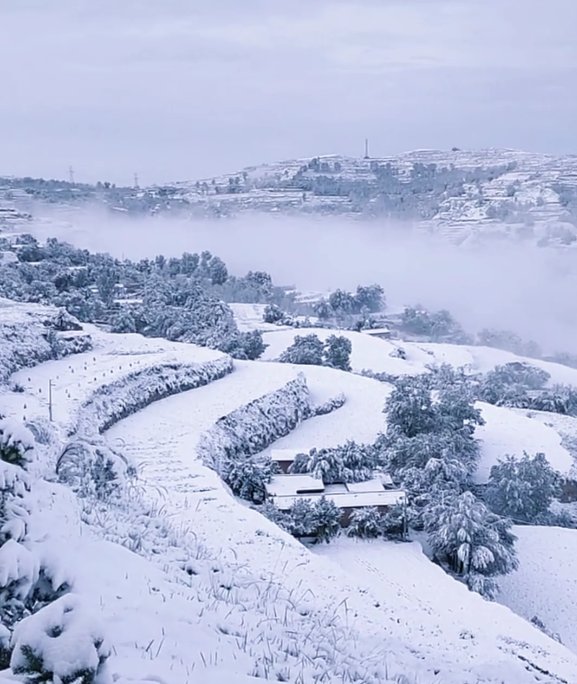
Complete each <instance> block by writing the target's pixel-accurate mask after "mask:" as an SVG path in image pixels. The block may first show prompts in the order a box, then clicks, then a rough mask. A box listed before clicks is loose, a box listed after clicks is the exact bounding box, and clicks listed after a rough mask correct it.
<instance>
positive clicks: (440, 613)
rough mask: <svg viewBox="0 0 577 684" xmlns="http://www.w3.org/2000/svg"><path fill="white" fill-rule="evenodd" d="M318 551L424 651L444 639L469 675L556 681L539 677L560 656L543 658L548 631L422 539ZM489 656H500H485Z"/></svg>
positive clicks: (344, 542) (353, 543)
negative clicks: (450, 567) (496, 599)
mask: <svg viewBox="0 0 577 684" xmlns="http://www.w3.org/2000/svg"><path fill="white" fill-rule="evenodd" d="M314 553H315V554H316V555H320V556H322V557H323V558H327V559H330V560H331V561H332V562H333V563H334V564H335V565H337V566H338V567H340V568H342V569H343V570H344V571H345V572H346V573H347V574H348V575H349V581H350V583H351V584H352V585H354V586H357V587H359V588H360V589H361V590H362V591H363V592H365V595H366V596H367V598H368V599H369V600H371V601H372V602H373V603H374V604H375V605H377V606H378V608H379V610H380V612H381V613H382V615H383V618H382V619H383V623H385V624H386V623H387V622H391V623H394V622H397V623H398V624H399V625H400V626H399V629H400V630H401V631H403V632H404V633H405V634H406V635H407V639H408V640H409V641H410V643H412V644H413V645H414V647H415V648H416V649H417V650H420V649H426V648H427V647H429V646H430V645H431V644H432V643H437V642H441V643H440V644H439V646H438V648H439V649H440V650H442V651H447V652H448V653H450V652H451V650H452V649H453V653H454V654H455V655H457V654H458V655H457V657H458V659H459V663H460V664H461V666H462V667H463V669H464V670H465V671H467V672H469V673H471V674H470V677H471V678H470V679H466V680H465V679H464V680H463V681H467V682H469V681H470V682H474V681H484V680H483V679H482V678H483V677H495V678H496V680H497V681H502V682H515V683H517V682H523V681H548V682H551V681H555V679H554V678H553V677H552V676H551V677H550V678H545V679H544V680H540V678H539V669H538V668H539V667H543V665H545V667H546V668H547V669H550V668H549V666H550V663H551V662H552V661H551V660H549V658H550V656H548V657H546V658H545V660H542V659H541V658H540V657H539V655H538V650H535V646H536V643H538V642H539V641H541V643H544V641H543V637H540V638H537V639H536V638H535V634H534V630H533V629H532V628H531V626H530V625H528V624H527V623H526V622H525V621H524V620H523V619H521V618H519V617H518V616H517V615H515V614H514V613H512V612H511V611H509V610H507V608H505V607H503V606H500V605H498V604H495V603H492V602H488V601H485V600H484V599H482V598H481V597H480V596H479V595H478V594H475V593H473V592H470V591H469V590H468V589H467V588H466V587H465V586H464V585H462V584H460V583H458V582H455V581H454V580H453V579H452V578H451V577H449V576H448V575H447V574H446V573H445V572H444V571H443V570H442V569H441V568H440V567H438V566H436V565H434V564H433V563H431V561H430V560H429V559H428V558H427V557H426V556H425V555H424V554H423V552H422V550H421V547H420V545H419V544H418V542H413V543H411V544H402V543H395V542H383V541H376V542H374V541H359V540H348V539H338V540H337V541H336V542H335V543H334V544H330V545H328V546H319V547H316V548H315V549H314ZM417 615H418V619H415V618H416V616H417ZM538 648H539V647H537V649H538ZM489 654H491V657H492V658H494V660H492V661H491V660H485V659H486V658H487V656H488V655H489ZM513 654H514V657H513V658H511V656H512V655H513ZM524 659H526V660H524ZM527 661H528V662H527ZM480 662H483V665H482V666H479V663H480ZM524 662H525V663H526V664H527V669H526V670H525V665H524V664H523V663H524ZM572 667H573V666H569V668H568V669H567V670H564V673H563V675H562V676H564V677H566V678H567V679H568V681H569V682H573V681H575V677H576V676H577V673H575V672H573V671H572ZM560 673H561V671H558V672H556V673H555V674H560ZM473 676H478V677H479V678H480V679H479V680H476V679H474V678H473ZM441 681H444V680H441Z"/></svg>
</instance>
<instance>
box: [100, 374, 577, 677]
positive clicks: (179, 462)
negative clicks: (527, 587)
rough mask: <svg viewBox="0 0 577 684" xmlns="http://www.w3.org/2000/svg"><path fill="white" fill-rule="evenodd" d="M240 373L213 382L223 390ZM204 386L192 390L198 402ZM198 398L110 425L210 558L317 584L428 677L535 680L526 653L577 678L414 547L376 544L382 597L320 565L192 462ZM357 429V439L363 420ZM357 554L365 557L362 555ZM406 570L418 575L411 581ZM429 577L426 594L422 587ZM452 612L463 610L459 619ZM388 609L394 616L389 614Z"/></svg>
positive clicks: (290, 586)
mask: <svg viewBox="0 0 577 684" xmlns="http://www.w3.org/2000/svg"><path fill="white" fill-rule="evenodd" d="M263 365H264V364H263ZM267 365H268V364H267ZM272 368H278V366H276V365H271V370H272ZM329 372H330V371H329ZM233 377H234V374H232V375H231V376H228V377H227V378H225V379H223V380H221V381H218V382H217V383H214V386H215V387H216V386H217V385H218V384H219V383H223V386H224V383H226V382H229V381H231V380H232V378H233ZM311 384H312V382H311ZM205 389H208V388H201V389H200V390H193V391H191V392H190V393H188V394H189V395H190V399H192V398H193V397H194V396H196V393H197V392H198V393H201V392H203V390H205ZM199 396H200V395H199ZM190 399H189V398H188V397H184V396H183V397H172V398H170V399H167V400H163V401H160V402H157V403H156V404H153V405H151V406H150V407H148V408H146V409H145V410H144V411H142V412H141V413H139V414H136V415H134V416H131V417H130V418H128V419H126V420H124V421H122V422H120V423H118V424H117V425H116V426H115V427H114V428H112V429H111V430H110V431H109V437H110V439H111V440H113V441H115V442H116V443H117V444H118V443H121V444H123V447H124V449H125V450H126V453H128V454H130V455H131V456H132V458H133V460H135V461H136V462H139V463H140V464H141V468H142V470H141V473H142V477H143V480H144V483H145V486H146V487H147V491H148V496H151V497H154V498H155V499H156V500H157V502H158V503H159V504H161V505H162V508H163V511H164V512H165V513H166V514H167V515H168V516H169V518H170V520H171V521H173V523H174V524H176V525H177V526H178V527H179V528H180V529H182V530H191V531H194V535H195V537H196V538H197V539H198V540H200V541H201V542H202V543H203V545H205V546H206V547H207V548H208V549H209V550H210V553H211V554H214V555H217V556H220V557H221V558H223V559H230V560H234V561H235V562H237V563H239V564H240V565H242V566H243V567H246V568H248V569H250V570H251V571H252V572H253V573H254V574H256V575H260V576H268V577H271V578H275V580H278V581H282V582H283V585H284V587H285V588H286V590H287V591H291V592H293V591H298V588H299V587H300V588H302V587H310V589H311V590H312V591H311V594H310V596H309V598H308V599H307V601H309V602H310V605H311V606H315V607H316V608H317V609H318V608H320V607H321V606H323V607H325V608H326V606H329V605H332V606H343V605H345V606H346V614H347V619H348V620H349V624H351V625H354V628H355V630H357V631H358V632H359V634H360V635H361V642H360V643H361V644H364V645H369V644H374V643H375V640H376V639H378V640H379V641H380V643H381V646H382V647H383V648H384V649H385V650H388V649H389V648H391V647H390V645H389V644H390V642H389V640H392V642H393V643H396V646H395V647H394V649H393V650H394V652H395V653H396V654H397V658H399V657H400V656H402V657H403V658H404V657H405V656H406V652H405V649H404V647H400V645H399V644H404V645H405V646H408V647H410V648H411V649H412V650H413V651H414V655H415V656H416V658H417V660H422V662H423V665H424V666H425V669H426V671H427V672H428V673H429V676H431V675H433V676H434V672H435V671H436V670H438V671H439V673H442V675H441V676H442V677H443V678H442V679H441V681H443V682H447V684H449V683H453V682H454V683H455V684H457V683H459V684H463V682H468V681H471V682H490V681H493V682H501V681H511V682H519V683H520V684H521V683H523V682H535V681H537V680H536V678H535V676H534V675H535V670H534V669H533V666H531V667H530V669H529V670H527V669H526V667H525V665H524V664H523V663H522V661H521V660H520V657H526V658H528V659H529V661H530V662H531V663H535V665H536V666H537V667H541V668H544V667H547V668H548V669H550V670H552V671H555V668H558V669H557V670H556V674H558V675H559V676H561V677H563V678H565V679H567V681H571V680H572V679H574V678H575V677H577V659H576V658H575V657H574V656H572V655H570V654H569V653H568V652H567V651H565V650H564V649H563V648H562V647H560V646H557V645H554V644H552V643H551V642H550V640H549V639H547V637H545V636H543V635H541V634H540V633H539V632H537V631H536V630H534V629H533V628H532V627H530V626H529V625H527V624H526V623H525V622H524V621H523V620H521V619H520V618H518V617H516V616H515V615H513V614H512V613H509V612H508V611H505V610H504V609H503V608H501V607H500V606H498V605H496V604H491V603H486V602H485V601H483V600H482V599H481V598H480V597H478V596H476V595H472V594H470V593H469V592H468V591H467V590H466V589H465V588H464V587H463V586H462V585H459V584H457V583H456V582H454V581H453V580H452V579H451V578H449V577H448V576H447V575H445V574H444V573H443V572H442V571H441V570H440V569H439V568H436V567H435V566H433V565H431V563H430V562H429V561H428V560H427V559H426V558H425V557H424V556H419V558H421V560H419V561H415V559H414V558H413V555H415V552H413V553H412V555H411V554H409V557H410V559H411V560H410V562H409V560H408V559H407V558H405V560H404V561H403V562H401V561H400V560H399V558H397V556H396V555H395V552H394V549H395V548H397V547H396V546H395V545H382V546H380V547H378V552H379V558H380V559H381V563H382V564H383V565H384V566H386V567H389V566H391V568H393V567H394V568H399V575H398V579H397V582H398V584H397V585H394V584H393V586H395V587H396V588H395V589H394V590H393V591H391V590H390V587H389V588H387V589H384V588H383V587H385V586H386V582H383V586H382V587H379V588H378V589H374V591H375V592H377V594H378V598H377V594H375V593H374V592H373V590H371V591H370V592H369V591H367V587H366V580H365V578H364V577H362V578H361V579H360V580H359V577H358V576H357V575H356V576H355V577H351V576H349V575H348V570H347V568H344V571H343V570H341V569H340V568H339V567H337V566H335V565H331V564H329V565H327V564H326V563H324V562H323V563H321V562H319V559H318V558H315V556H314V555H311V554H310V552H308V551H307V550H306V549H304V547H302V546H300V545H299V544H298V543H297V542H296V541H294V540H293V539H291V538H290V537H287V536H286V535H284V534H283V533H282V532H281V531H280V530H278V529H275V528H274V527H273V526H271V524H270V523H269V522H268V521H266V520H265V519H263V518H262V517H261V516H260V515H259V514H258V513H256V512H255V511H252V510H250V509H249V508H247V507H246V506H245V505H243V504H242V503H240V502H238V501H237V500H235V499H234V498H232V497H231V496H230V495H229V494H228V493H227V492H226V490H225V488H224V487H223V485H222V483H221V481H220V480H219V478H218V477H217V476H216V474H215V473H213V472H212V471H210V470H208V469H206V468H205V467H204V466H203V465H202V464H200V463H199V462H198V461H195V460H194V455H193V453H192V449H193V447H194V444H195V442H196V440H197V438H198V437H197V428H196V426H195V425H194V424H193V423H191V422H187V420H186V418H187V416H188V413H187V408H186V407H187V404H188V403H189V402H190ZM179 405H180V408H179ZM340 410H344V409H339V411H340ZM339 411H336V412H335V415H337V414H338V413H339ZM321 420H322V419H319V425H320V421H321ZM350 427H351V430H352V432H351V437H354V430H355V424H354V423H351V426H350ZM299 429H300V428H299ZM299 429H297V430H296V431H295V433H294V434H296V433H297V432H298V430H299ZM159 433H160V434H162V435H170V438H169V439H168V440H167V441H166V442H164V443H163V444H162V445H161V446H159V444H158V440H157V437H156V435H158V434H159ZM287 439H289V441H290V438H287ZM303 443H304V442H303ZM407 548H409V549H410V548H412V547H407ZM390 549H393V551H390ZM419 553H420V552H419ZM355 555H356V556H357V558H358V557H360V555H361V554H359V553H358V552H357V553H356V554H355ZM411 565H412V566H413V567H412V569H409V566H411ZM395 571H396V570H395ZM403 575H405V576H406V577H413V578H414V579H413V580H412V581H406V582H405V583H404V584H403V583H402V581H401V579H400V578H402V577H403ZM281 578H282V579H281ZM421 583H423V586H424V587H425V589H424V590H422V589H418V588H416V587H418V586H419V585H420V584H421ZM426 591H427V592H430V593H431V594H434V595H435V596H436V597H437V598H436V599H435V601H432V600H431V602H429V603H427V602H426V601H425V600H424V597H423V595H424V593H426ZM377 600H378V601H379V604H380V605H379V606H376V601H377ZM441 601H444V602H445V603H447V604H448V606H447V607H446V608H445V611H444V612H443V613H442V614H441V616H440V617H434V615H435V612H434V611H435V609H436V603H440V602H441ZM383 605H384V606H386V607H385V608H383ZM453 612H454V613H455V615H458V616H459V621H458V622H457V623H456V624H454V623H455V620H454V615H453ZM383 614H385V615H386V616H387V619H385V620H383ZM496 624H498V625H499V629H497V630H496V629H495V625H496ZM377 625H378V628H377ZM420 625H425V627H419V626H420ZM469 635H473V636H472V638H471V636H469ZM418 681H433V680H429V679H419V680H418ZM550 681H555V680H554V679H551V680H550ZM557 681H562V680H557Z"/></svg>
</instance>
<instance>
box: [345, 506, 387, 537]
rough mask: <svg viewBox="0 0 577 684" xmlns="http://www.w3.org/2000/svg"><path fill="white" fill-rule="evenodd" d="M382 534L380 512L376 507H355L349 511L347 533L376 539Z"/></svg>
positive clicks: (350, 535) (351, 535)
mask: <svg viewBox="0 0 577 684" xmlns="http://www.w3.org/2000/svg"><path fill="white" fill-rule="evenodd" d="M382 534H383V529H382V521H381V513H380V512H379V511H378V509H377V508H374V507H371V506H368V507H366V508H355V510H354V511H353V512H352V513H351V517H350V520H349V526H348V527H347V535H348V536H349V537H360V538H361V539H376V538H377V537H380V536H381V535H382Z"/></svg>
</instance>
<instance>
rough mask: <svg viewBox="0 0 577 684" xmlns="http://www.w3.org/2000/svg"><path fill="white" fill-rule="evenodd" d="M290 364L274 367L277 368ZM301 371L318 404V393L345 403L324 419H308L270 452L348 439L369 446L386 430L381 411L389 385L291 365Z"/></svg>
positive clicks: (328, 444) (336, 444) (324, 445)
mask: <svg viewBox="0 0 577 684" xmlns="http://www.w3.org/2000/svg"><path fill="white" fill-rule="evenodd" d="M283 365H289V364H274V366H275V367H280V366H283ZM293 367H294V368H295V369H299V370H300V371H301V372H303V373H304V374H305V376H306V378H307V383H308V385H309V387H310V389H311V397H312V399H313V401H316V403H321V400H322V399H321V398H322V394H321V392H323V391H324V392H325V393H328V392H331V393H332V396H335V395H336V394H339V393H343V394H344V395H345V397H346V402H345V404H344V405H343V406H342V407H341V408H339V409H337V410H336V411H332V412H331V413H329V414H326V415H324V416H318V417H316V418H309V419H308V420H306V421H304V422H303V423H301V424H300V425H299V426H298V427H297V428H296V429H295V430H293V431H292V432H291V433H290V434H289V435H287V436H286V437H283V438H281V439H279V440H277V441H276V442H275V443H274V444H273V445H271V447H269V448H268V449H266V450H265V452H263V453H269V452H270V451H271V449H302V450H303V451H309V450H310V449H312V448H313V447H317V448H319V447H333V446H338V445H339V444H344V443H345V442H346V441H347V440H350V439H354V440H355V441H357V442H362V443H367V444H370V443H372V442H374V441H375V439H376V437H377V436H378V435H379V433H380V432H382V431H383V430H384V429H385V425H386V421H385V416H384V414H383V408H384V405H385V402H386V400H387V397H388V396H389V394H390V392H391V385H388V384H386V383H382V382H378V381H377V380H372V379H370V378H364V377H362V376H358V375H353V374H351V373H345V372H343V371H337V370H333V369H332V368H323V367H321V366H293Z"/></svg>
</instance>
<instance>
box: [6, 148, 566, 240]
mask: <svg viewBox="0 0 577 684" xmlns="http://www.w3.org/2000/svg"><path fill="white" fill-rule="evenodd" d="M576 178H577V156H575V155H565V156H555V155H550V154H538V153H530V152H523V151H519V150H511V149H483V150H459V149H453V150H427V149H425V150H413V151H409V152H405V153H402V154H399V155H393V156H389V157H381V158H371V159H361V158H353V157H346V156H340V155H323V156H318V157H309V158H305V159H293V160H287V161H279V162H276V163H271V164H262V165H257V166H251V167H247V168H245V169H242V170H236V171H233V172H231V173H227V174H223V175H221V176H218V177H215V178H205V179H201V180H196V179H195V180H192V181H187V180H185V181H178V182H175V183H170V184H166V185H163V186H161V187H158V186H152V187H148V188H138V187H123V188H116V187H111V188H103V187H99V188H96V187H95V186H90V185H85V184H82V185H73V184H71V185H69V186H68V185H67V184H66V183H62V182H60V183H56V184H55V185H54V187H52V186H51V184H50V182H45V181H42V182H35V181H33V180H32V179H14V178H10V179H9V178H4V179H0V211H2V212H3V214H4V216H5V223H4V225H5V227H6V228H7V229H9V230H12V231H13V230H15V229H18V230H25V231H30V230H31V226H33V225H35V224H38V223H39V222H40V223H41V222H42V221H43V220H44V222H46V219H44V216H45V215H47V214H49V213H50V212H48V211H47V210H46V206H45V205H44V202H49V203H50V205H52V206H53V205H55V204H56V205H60V207H61V208H62V209H63V220H67V218H68V217H67V216H66V211H69V209H70V208H71V207H74V206H75V205H79V204H81V205H82V204H89V203H96V204H100V205H102V206H103V207H105V208H106V209H108V210H109V211H111V212H112V213H114V214H116V215H118V214H121V215H126V214H127V213H136V214H140V215H142V214H157V213H161V212H166V213H168V212H170V213H179V214H180V215H187V216H191V215H192V216H195V217H199V216H200V217H212V218H214V217H215V216H216V217H222V216H231V215H232V216H234V215H237V214H239V213H241V212H259V213H274V214H275V215H278V214H283V213H284V214H290V215H292V216H294V215H297V214H301V215H302V214H308V215H310V214H331V215H344V216H347V217H354V218H359V217H361V218H362V217H366V216H375V215H377V216H379V215H384V216H386V217H387V218H391V217H392V218H394V219H397V220H403V219H409V220H410V221H411V222H412V224H413V225H415V226H416V228H417V229H418V230H420V231H424V232H432V233H435V234H439V235H441V236H443V237H444V238H447V239H449V240H452V241H455V242H457V243H465V242H469V243H473V242H478V241H482V240H485V239H487V238H489V239H495V238H496V239H503V238H507V239H510V240H513V241H518V240H522V241H530V242H533V243H535V244H538V245H540V246H545V245H553V246H556V247H559V246H561V247H567V246H570V245H575V244H576V238H577V229H576V227H575V221H576V218H575V208H574V200H575V193H576V187H577V182H576V180H575V179H576ZM31 195H32V196H34V198H35V199H34V200H32V199H31ZM29 212H30V213H29ZM30 214H33V216H31V215H30ZM6 217H9V219H10V220H6ZM0 218H1V217H0ZM49 221H50V219H49V220H48V225H44V226H40V230H43V231H45V230H46V229H48V230H50V229H51V227H50V225H49ZM32 229H34V228H32Z"/></svg>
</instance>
